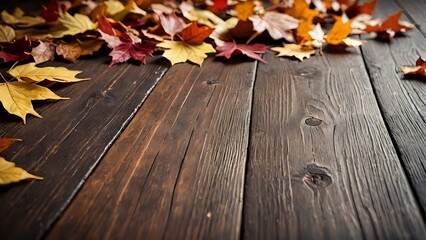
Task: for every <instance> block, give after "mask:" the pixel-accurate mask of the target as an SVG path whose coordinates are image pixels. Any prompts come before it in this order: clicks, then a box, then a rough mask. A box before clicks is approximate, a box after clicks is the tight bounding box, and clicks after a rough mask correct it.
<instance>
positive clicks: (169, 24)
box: [159, 12, 186, 38]
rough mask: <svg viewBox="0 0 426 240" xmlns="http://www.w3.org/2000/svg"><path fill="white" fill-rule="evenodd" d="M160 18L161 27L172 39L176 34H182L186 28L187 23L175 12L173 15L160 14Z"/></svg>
mask: <svg viewBox="0 0 426 240" xmlns="http://www.w3.org/2000/svg"><path fill="white" fill-rule="evenodd" d="M159 16H160V22H161V26H162V27H163V29H164V31H165V32H166V33H167V34H169V35H170V36H172V38H173V36H174V35H175V34H177V33H180V32H182V30H183V29H185V27H186V24H185V21H183V19H182V18H180V17H178V16H176V13H175V12H173V13H171V14H160V15H159Z"/></svg>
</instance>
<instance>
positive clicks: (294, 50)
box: [271, 44, 315, 61]
mask: <svg viewBox="0 0 426 240" xmlns="http://www.w3.org/2000/svg"><path fill="white" fill-rule="evenodd" d="M271 50H272V51H276V52H278V55H277V57H282V56H286V57H296V58H297V59H299V60H300V61H303V59H304V58H309V57H310V56H311V55H313V54H315V49H313V48H312V47H310V46H307V47H306V46H301V45H298V44H284V47H274V48H271Z"/></svg>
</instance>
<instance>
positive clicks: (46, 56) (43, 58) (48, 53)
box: [31, 42, 56, 64]
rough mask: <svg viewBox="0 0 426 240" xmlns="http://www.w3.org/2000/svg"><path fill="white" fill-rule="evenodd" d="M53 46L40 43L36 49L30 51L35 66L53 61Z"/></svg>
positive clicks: (47, 43)
mask: <svg viewBox="0 0 426 240" xmlns="http://www.w3.org/2000/svg"><path fill="white" fill-rule="evenodd" d="M55 48H56V47H55V45H54V44H53V43H51V42H40V44H39V45H38V46H37V47H34V48H33V49H32V50H31V56H33V58H34V61H35V62H36V64H39V63H43V62H47V61H53V60H54V59H55Z"/></svg>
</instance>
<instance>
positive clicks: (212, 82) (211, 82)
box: [207, 79, 219, 85]
mask: <svg viewBox="0 0 426 240" xmlns="http://www.w3.org/2000/svg"><path fill="white" fill-rule="evenodd" d="M207 84H208V85H217V84H219V81H218V80H216V79H210V80H207Z"/></svg>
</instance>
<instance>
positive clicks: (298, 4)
mask: <svg viewBox="0 0 426 240" xmlns="http://www.w3.org/2000/svg"><path fill="white" fill-rule="evenodd" d="M285 13H286V14H288V15H290V16H292V17H294V18H297V19H302V20H307V19H311V18H314V17H315V16H317V15H318V14H319V12H318V11H316V10H313V9H310V8H309V4H308V3H307V2H306V0H294V4H293V7H291V8H287V9H286V11H285Z"/></svg>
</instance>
